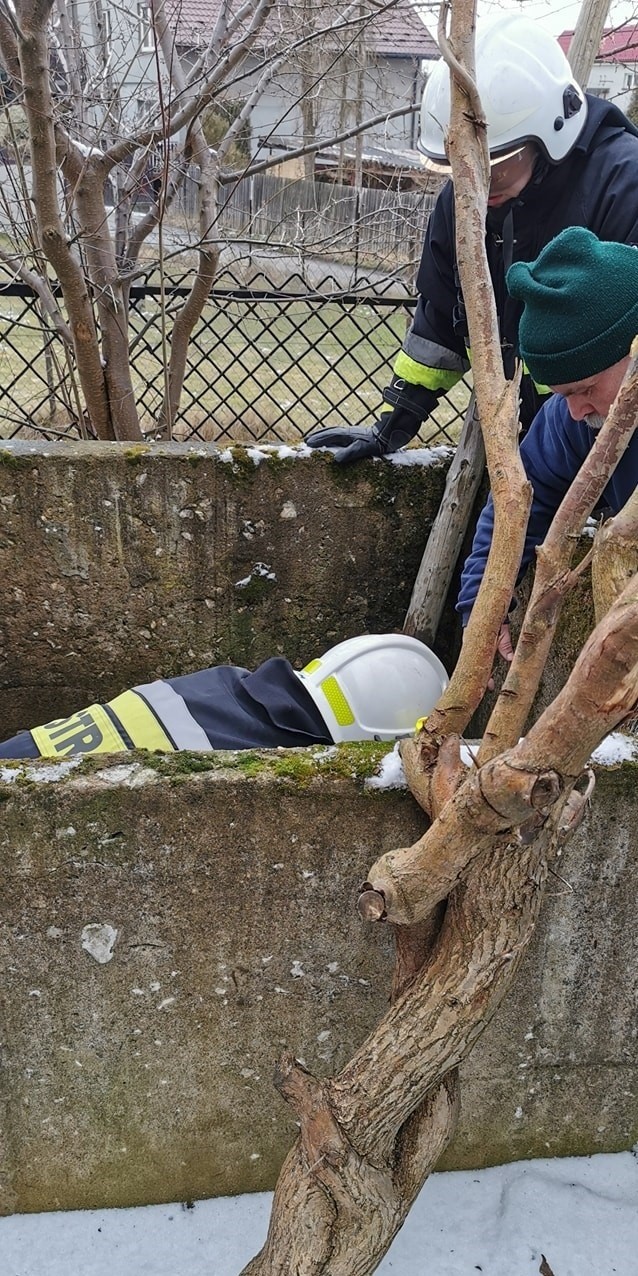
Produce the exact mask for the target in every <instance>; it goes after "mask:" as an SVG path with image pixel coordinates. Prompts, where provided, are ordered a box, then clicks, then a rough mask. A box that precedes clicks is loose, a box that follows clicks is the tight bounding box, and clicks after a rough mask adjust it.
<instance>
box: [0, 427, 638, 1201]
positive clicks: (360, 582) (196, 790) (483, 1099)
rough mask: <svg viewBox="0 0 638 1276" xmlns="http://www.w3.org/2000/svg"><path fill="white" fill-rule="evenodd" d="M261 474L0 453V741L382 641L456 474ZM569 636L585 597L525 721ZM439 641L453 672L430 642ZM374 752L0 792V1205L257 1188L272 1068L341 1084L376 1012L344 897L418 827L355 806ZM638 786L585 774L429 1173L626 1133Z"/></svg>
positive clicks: (325, 465)
mask: <svg viewBox="0 0 638 1276" xmlns="http://www.w3.org/2000/svg"><path fill="white" fill-rule="evenodd" d="M259 460H260V455H254V456H253V455H251V454H249V453H247V452H246V451H245V450H243V449H236V450H235V451H234V452H233V453H232V454H231V453H224V454H219V453H217V452H216V451H215V449H214V448H211V447H198V448H189V447H185V446H179V445H175V446H173V447H140V448H129V449H127V448H121V447H118V446H117V445H109V444H101V445H84V446H82V447H77V448H74V447H69V446H66V445H63V444H61V445H57V446H56V445H52V444H47V445H45V446H44V447H39V446H37V445H35V444H30V443H22V444H19V443H14V444H7V445H4V447H3V448H2V450H0V583H1V586H2V603H3V607H2V615H1V617H0V722H1V723H2V736H4V735H8V734H11V733H12V732H13V731H14V730H16V729H18V728H19V727H20V726H28V725H33V724H34V723H37V722H41V721H45V720H47V719H50V718H52V717H56V716H60V715H62V714H64V713H70V712H71V711H72V710H73V709H75V708H78V707H80V706H82V705H84V704H86V703H88V702H89V701H91V700H94V699H102V698H106V697H108V696H110V695H114V694H116V693H117V692H118V691H120V690H122V689H123V688H124V687H126V686H129V685H131V684H133V683H135V682H136V681H140V680H141V681H147V680H148V679H149V678H152V677H153V676H156V675H158V674H170V673H177V672H186V671H187V670H189V669H194V668H197V667H201V666H202V665H205V664H208V663H214V662H217V661H220V660H228V659H230V660H232V661H235V662H238V663H246V664H247V665H254V664H256V663H257V662H258V661H259V660H261V659H263V658H265V657H267V656H269V655H272V654H275V653H279V652H284V653H285V654H287V655H288V656H289V657H290V658H291V659H292V660H294V661H305V660H307V659H308V658H309V657H310V656H312V655H314V654H318V653H319V652H320V651H322V650H323V649H325V647H326V646H328V645H329V644H330V643H332V642H334V641H336V640H338V639H340V638H344V637H348V636H350V635H352V634H356V633H360V632H362V631H365V630H371V631H375V630H377V631H378V630H384V629H392V628H399V627H400V626H401V623H402V619H403V615H404V613H405V609H406V607H407V604H408V601H409V597H410V592H411V588H412V583H413V580H414V577H415V575H416V571H417V567H418V564H419V561H420V557H421V553H422V550H423V546H424V543H425V540H426V538H427V534H428V530H429V527H430V525H431V522H432V519H433V517H434V514H435V511H436V509H437V506H438V503H439V501H440V499H441V494H442V491H443V485H444V481H445V473H446V467H447V457H446V455H445V454H438V455H436V456H434V457H431V458H430V461H431V464H429V465H428V466H427V467H423V466H419V465H414V466H411V465H405V464H401V465H397V464H392V463H390V462H389V461H382V462H381V461H380V462H375V463H373V462H369V463H362V464H361V465H358V466H356V467H354V468H353V469H349V470H343V469H341V468H340V467H338V466H335V465H334V464H333V462H332V461H331V459H330V458H329V457H326V456H318V455H316V454H315V455H313V456H310V457H305V458H302V459H299V458H297V459H293V455H292V454H290V453H289V452H288V451H286V450H285V449H284V450H283V452H280V453H279V454H274V455H271V456H270V459H267V460H264V459H263V458H262V459H261V462H260V463H259V464H255V461H259ZM589 617H590V600H589V596H588V593H587V589H586V585H585V584H584V583H582V582H581V584H579V588H578V592H577V594H576V595H575V596H574V597H573V598H572V599H571V600H570V602H569V605H568V607H567V609H566V612H565V617H564V620H563V624H562V629H561V632H560V634H559V638H558V643H557V654H556V656H555V657H554V658H553V659H552V662H551V666H550V667H549V668H548V671H547V676H546V679H545V687H544V690H543V693H542V696H541V701H542V699H543V697H545V698H548V697H549V696H550V695H551V694H552V693H553V692H555V690H556V689H557V687H558V686H559V685H560V684H561V682H562V680H563V678H564V675H565V671H566V669H567V668H568V667H569V666H570V664H571V661H572V657H573V654H574V653H575V651H576V650H577V649H578V647H579V646H580V643H581V642H582V638H583V636H584V634H585V633H586V631H587V627H588V624H589ZM448 621H449V616H448ZM441 641H442V643H443V646H444V648H445V649H444V650H440V654H441V655H442V656H443V657H444V658H446V656H447V658H448V663H449V664H451V663H452V654H453V644H454V641H455V638H454V635H453V631H452V628H451V626H450V624H449V623H448V624H446V626H445V627H444V632H443V636H442V639H441ZM0 738H2V737H0ZM374 756H378V750H377V754H376V755H375V753H374V749H372V751H370V749H369V748H365V747H358V748H355V749H354V750H352V751H347V752H346V754H345V755H343V756H342V757H341V760H340V761H339V760H338V759H337V760H336V761H335V762H334V763H333V762H332V761H328V762H325V761H324V762H321V763H312V762H304V761H303V758H304V757H305V755H302V758H301V760H300V758H299V755H297V754H294V755H278V754H276V755H274V757H273V758H271V760H270V762H269V763H268V764H266V763H262V762H259V761H258V760H256V759H255V758H254V757H253V756H252V755H241V756H239V757H238V758H235V760H234V761H233V760H232V759H231V758H229V757H226V758H224V760H223V761H222V760H220V759H219V758H215V757H213V758H209V757H206V756H203V755H200V756H199V757H197V758H195V757H192V756H188V755H176V756H175V757H173V758H168V759H165V760H159V759H148V758H147V759H145V760H141V761H139V762H136V763H133V764H132V765H131V766H129V765H128V764H127V765H124V766H122V765H121V764H115V763H113V764H109V762H108V761H107V762H106V763H104V762H101V763H100V764H99V765H98V766H96V765H95V764H91V763H90V762H89V761H87V762H85V763H83V764H81V765H80V766H78V767H73V768H71V769H70V770H69V771H68V774H67V773H66V769H65V766H62V769H61V770H59V769H57V770H56V769H54V770H53V771H51V770H50V769H49V768H48V767H47V766H46V765H45V764H39V765H36V766H34V767H32V768H28V769H27V770H26V771H24V772H23V771H21V770H20V768H18V770H17V772H16V771H11V768H6V769H5V771H3V773H2V774H3V777H4V780H3V782H0V866H1V869H2V881H3V916H2V920H3V927H2V929H1V932H0V934H1V938H0V945H1V953H2V981H1V984H0V999H1V1004H2V1037H1V1046H0V1050H1V1052H2V1069H1V1070H0V1087H1V1094H0V1103H1V1105H2V1107H3V1108H4V1120H3V1121H2V1123H1V1130H0V1184H1V1187H0V1192H1V1195H0V1209H3V1210H4V1211H10V1210H25V1209H27V1210H29V1209H47V1208H62V1207H72V1206H89V1205H95V1206H98V1205H124V1204H131V1203H135V1202H148V1201H154V1200H160V1199H169V1200H170V1199H180V1198H183V1199H185V1198H187V1197H190V1196H198V1195H206V1194H209V1193H223V1192H234V1191H241V1190H250V1189H253V1188H254V1189H257V1188H263V1187H268V1186H270V1185H272V1183H273V1181H274V1178H275V1175H276V1172H277V1169H278V1166H279V1163H280V1161H281V1158H282V1156H283V1155H284V1152H285V1150H286V1148H287V1146H288V1145H289V1142H290V1138H291V1137H292V1135H293V1133H294V1125H293V1123H292V1122H291V1120H290V1118H289V1115H288V1112H287V1109H286V1108H285V1106H284V1104H283V1103H282V1102H281V1101H280V1100H279V1098H278V1097H277V1095H276V1094H275V1093H274V1091H273V1089H272V1086H271V1081H270V1077H271V1072H272V1067H273V1063H274V1061H275V1059H276V1057H277V1056H278V1055H279V1053H280V1052H281V1051H282V1050H284V1049H292V1050H293V1051H295V1052H296V1053H297V1054H300V1055H301V1056H302V1057H303V1058H305V1060H306V1062H307V1063H308V1065H309V1066H310V1067H311V1068H313V1069H316V1070H317V1071H320V1072H321V1071H325V1072H333V1071H334V1070H335V1069H337V1068H339V1066H340V1065H341V1064H342V1063H343V1062H344V1060H345V1059H346V1058H347V1057H348V1056H349V1054H350V1053H351V1051H352V1050H353V1048H354V1047H355V1046H356V1045H357V1044H358V1043H359V1042H360V1041H362V1040H363V1039H364V1037H365V1035H366V1033H367V1032H368V1031H369V1029H370V1027H371V1026H372V1024H373V1023H374V1022H375V1021H376V1019H377V1018H378V1016H379V1015H380V1014H381V1013H383V1009H384V1006H385V1004H386V997H387V988H388V983H389V977H390V968H391V953H390V949H389V936H388V935H387V933H385V932H384V931H383V930H382V929H380V930H374V929H370V930H366V929H363V928H362V927H361V926H360V924H359V922H358V921H357V917H356V914H355V912H354V899H355V896H356V890H357V886H358V885H359V883H360V882H361V881H362V880H364V879H365V876H366V873H367V868H368V866H369V864H370V863H371V861H372V860H373V859H375V858H376V856H377V854H378V853H379V851H380V850H384V849H389V848H390V847H392V846H394V845H401V844H405V842H406V840H409V839H412V838H413V837H416V836H417V835H418V834H419V833H420V832H421V831H422V828H423V816H422V813H421V812H420V811H419V809H418V808H417V807H416V805H415V803H414V802H413V800H412V798H411V797H410V796H409V795H408V794H407V793H405V792H387V791H385V792H383V793H375V794H373V793H371V792H370V791H369V790H367V789H365V787H364V783H363V779H362V778H361V776H362V775H364V774H366V773H367V772H368V771H369V770H370V766H371V758H373V757H374ZM211 767H212V769H211ZM308 768H310V770H309V771H308ZM353 773H355V776H357V777H358V778H353ZM16 774H17V776H18V778H17V779H16V778H15V776H16ZM43 777H44V782H41V781H42V779H43ZM635 782H636V774H635V766H630V765H624V766H622V767H621V768H618V769H615V770H613V769H612V770H609V771H605V772H603V773H602V774H601V776H600V780H599V788H598V791H597V795H596V799H595V802H594V805H593V807H592V812H591V815H590V816H589V818H588V821H587V823H586V825H585V826H584V828H583V830H582V831H581V832H580V833H579V834H578V836H577V838H576V839H575V840H574V842H573V843H571V844H570V846H569V848H568V852H567V854H566V856H565V857H564V859H563V860H562V861H561V866H560V873H561V879H562V878H564V879H565V880H564V881H563V880H561V879H558V878H556V879H552V880H551V882H550V886H549V890H548V896H547V901H546V905H545V908H544V913H543V918H542V921H541V924H540V926H539V929H538V932H537V935H536V937H535V940H534V944H533V946H532V949H531V950H530V953H529V955H528V957H527V959H526V963H525V967H524V969H523V970H522V971H521V974H520V977H519V981H518V985H517V991H516V994H515V995H514V996H513V997H512V998H511V999H510V1000H509V1001H508V1002H507V1003H506V1004H505V1006H504V1007H503V1008H502V1009H501V1011H500V1012H499V1016H498V1020H497V1021H495V1023H494V1025H493V1026H491V1027H490V1028H489V1030H488V1031H487V1033H486V1034H485V1036H484V1038H483V1039H482V1040H481V1042H480V1044H479V1046H478V1047H477V1049H476V1050H475V1051H474V1053H473V1055H472V1057H471V1060H470V1061H469V1062H468V1064H467V1065H466V1068H465V1070H464V1072H465V1077H464V1113H463V1119H462V1123H461V1127H460V1129H459V1132H458V1135H457V1137H456V1139H455V1142H454V1145H453V1147H452V1148H451V1149H450V1151H449V1153H448V1154H447V1156H446V1158H445V1161H444V1164H445V1165H448V1166H453V1165H456V1166H472V1165H479V1164H485V1163H490V1162H498V1161H502V1160H507V1159H511V1158H515V1157H521V1156H532V1155H538V1154H541V1155H542V1154H545V1153H547V1154H562V1153H568V1152H583V1153H584V1152H590V1151H594V1150H602V1149H615V1148H620V1147H628V1146H630V1145H631V1144H632V1143H633V1142H634V1141H635V1140H636V1138H637V1137H638V1114H637V1103H636V1065H637V1059H636V1050H637V1047H636V1036H637V1032H638V1026H637V1024H636V1005H637V1002H638V999H637V997H636V992H637V991H638V990H637V988H636V982H637V972H638V962H637V960H636V958H637V953H636V939H635V925H634V912H635V898H636V886H637V884H638V883H636V881H635V877H636V873H637V871H638V869H637V868H636V863H635V857H633V856H632V848H633V844H634V841H635V838H634V832H633V830H634V828H635V826H636V823H637V819H638V811H637V810H636V802H637V799H636V783H635ZM87 927H88V929H87ZM95 927H96V928H97V929H92V928H95ZM107 928H111V930H109V929H107ZM111 932H113V933H112V934H111ZM109 936H110V937H111V939H113V940H114V944H113V946H112V947H111V948H110V947H109ZM100 945H101V947H100ZM100 957H106V958H108V960H104V961H101V960H100Z"/></svg>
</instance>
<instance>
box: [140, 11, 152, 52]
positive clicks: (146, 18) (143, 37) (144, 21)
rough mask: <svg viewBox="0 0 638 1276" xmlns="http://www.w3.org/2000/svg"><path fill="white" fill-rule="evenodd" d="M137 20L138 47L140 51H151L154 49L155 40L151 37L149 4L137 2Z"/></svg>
mask: <svg viewBox="0 0 638 1276" xmlns="http://www.w3.org/2000/svg"><path fill="white" fill-rule="evenodd" d="M137 22H138V31H139V41H140V49H141V51H142V53H152V52H153V51H154V49H155V40H154V38H153V21H152V15H151V6H150V4H138V6H137Z"/></svg>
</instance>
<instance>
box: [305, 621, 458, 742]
mask: <svg viewBox="0 0 638 1276" xmlns="http://www.w3.org/2000/svg"><path fill="white" fill-rule="evenodd" d="M297 677H298V678H299V679H300V680H301V682H302V683H303V685H304V687H305V688H306V691H307V692H308V694H309V695H310V696H311V697H312V699H313V700H314V702H315V704H316V705H317V708H318V709H319V712H320V714H321V716H322V718H323V720H324V722H325V723H326V726H327V727H328V730H329V731H330V734H331V736H332V738H333V740H334V741H335V742H336V743H337V744H339V743H341V742H342V741H344V740H396V739H397V738H398V737H399V736H406V735H411V734H412V732H413V731H414V729H415V726H416V723H417V719H419V718H422V717H425V716H427V714H428V713H430V712H431V711H432V709H433V708H434V706H435V704H436V702H437V700H438V699H439V696H441V695H442V693H443V691H444V690H445V688H446V686H447V682H448V677H447V673H446V672H445V669H444V667H443V665H442V664H441V661H440V660H439V659H438V657H437V656H435V655H434V652H432V651H430V649H429V647H426V645H425V643H423V642H419V640H418V639H417V638H410V637H408V635H407V634H365V635H362V636H361V637H359V638H347V639H346V641H345V642H340V643H338V644H337V646H336V647H331V649H330V651H327V652H326V654H325V655H324V656H322V657H321V659H320V660H311V661H310V664H308V665H306V667H305V669H302V670H301V673H298V674H297Z"/></svg>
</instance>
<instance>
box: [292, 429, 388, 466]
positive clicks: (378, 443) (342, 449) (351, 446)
mask: <svg viewBox="0 0 638 1276" xmlns="http://www.w3.org/2000/svg"><path fill="white" fill-rule="evenodd" d="M305 441H306V443H307V444H308V447H326V448H334V450H335V451H334V458H335V461H336V462H337V464H338V465H350V464H351V462H352V461H362V460H363V459H364V458H365V457H367V456H385V454H386V452H388V451H389V450H390V449H389V448H388V446H387V444H386V443H384V441H383V439H381V438H380V437H379V435H378V434H377V432H376V426H374V425H373V426H369V427H367V428H366V427H364V426H353V427H352V428H351V429H342V428H341V427H340V426H332V427H330V428H328V429H327V430H315V431H314V432H313V433H312V434H309V435H308V436H307V438H306V440H305Z"/></svg>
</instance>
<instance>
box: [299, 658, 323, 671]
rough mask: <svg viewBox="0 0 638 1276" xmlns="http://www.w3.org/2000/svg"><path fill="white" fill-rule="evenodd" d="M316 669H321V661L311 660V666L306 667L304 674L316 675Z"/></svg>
mask: <svg viewBox="0 0 638 1276" xmlns="http://www.w3.org/2000/svg"><path fill="white" fill-rule="evenodd" d="M316 669H321V661H320V660H311V661H310V663H309V664H307V665H304V667H303V669H302V671H301V672H302V673H314V672H315V670H316Z"/></svg>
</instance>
